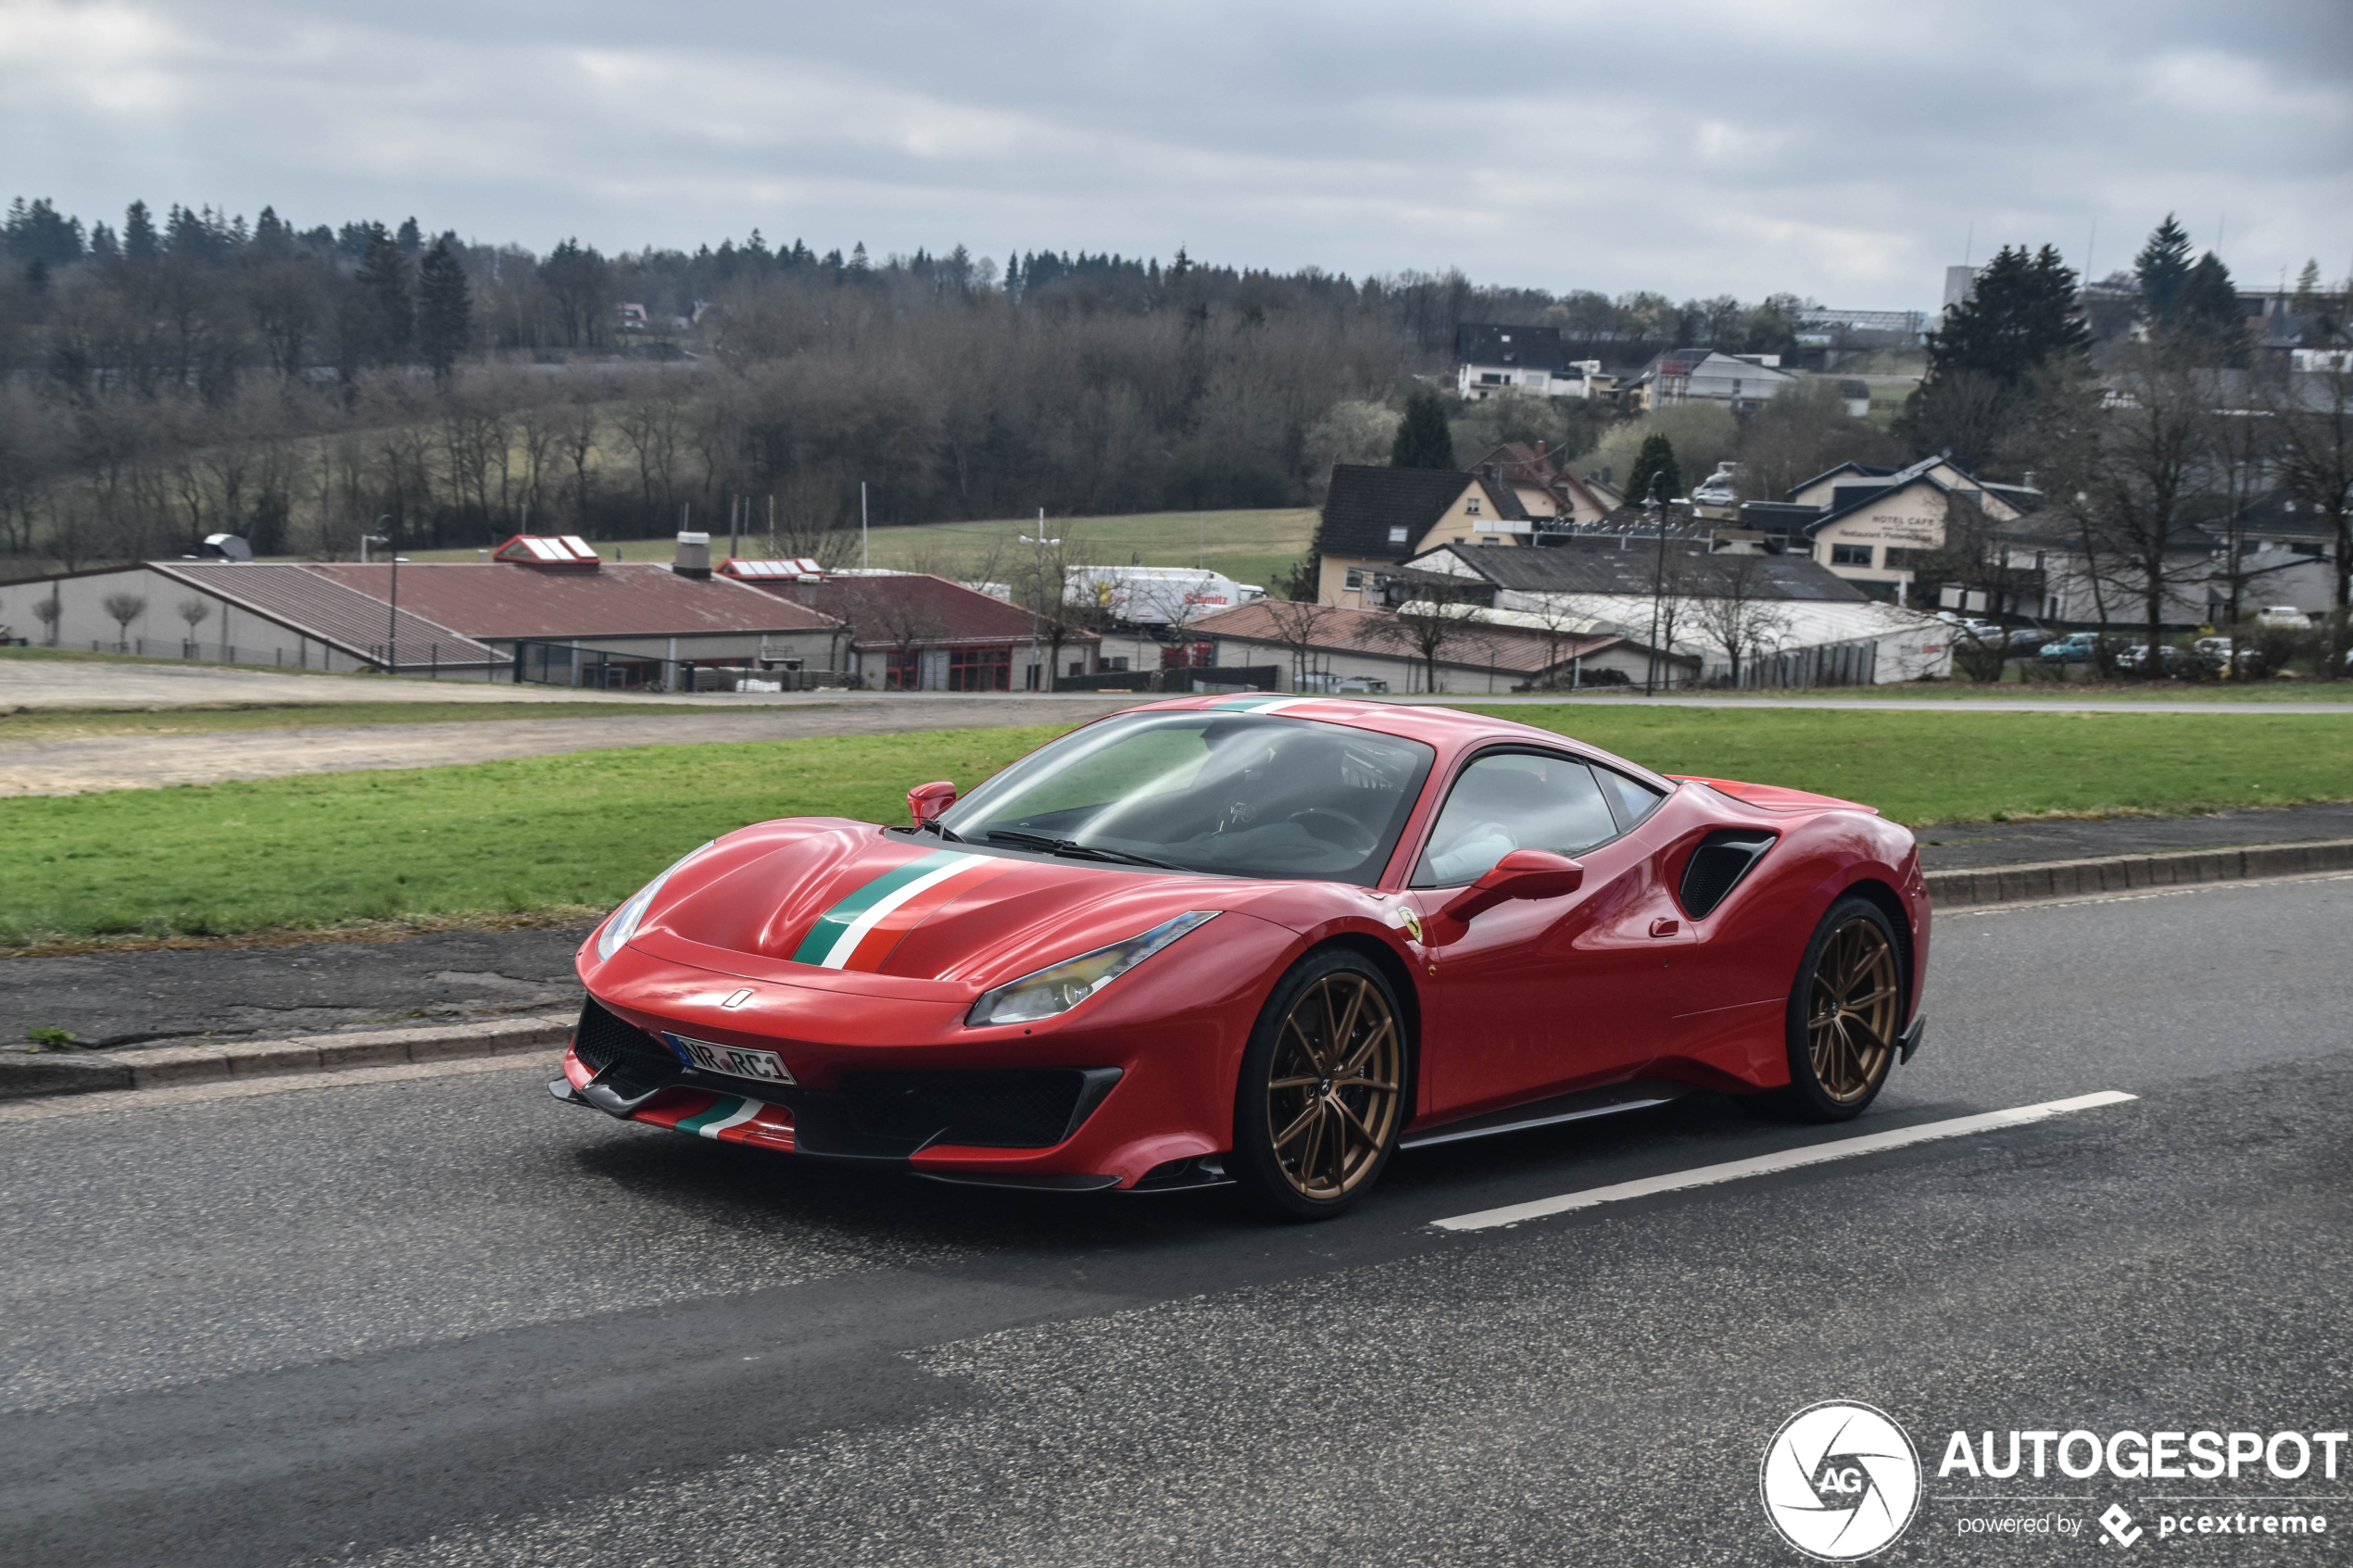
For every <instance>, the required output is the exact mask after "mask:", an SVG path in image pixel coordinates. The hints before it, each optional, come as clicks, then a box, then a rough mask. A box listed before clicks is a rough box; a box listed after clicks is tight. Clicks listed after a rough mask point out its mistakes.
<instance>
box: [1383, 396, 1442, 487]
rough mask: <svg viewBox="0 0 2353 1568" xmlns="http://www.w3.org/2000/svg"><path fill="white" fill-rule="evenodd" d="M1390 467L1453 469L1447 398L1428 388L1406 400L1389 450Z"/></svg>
mask: <svg viewBox="0 0 2353 1568" xmlns="http://www.w3.org/2000/svg"><path fill="white" fill-rule="evenodd" d="M1389 466H1390V467H1391V468H1396V469H1451V468H1453V466H1454V434H1453V432H1452V431H1450V430H1448V429H1447V428H1446V399H1445V398H1444V397H1442V396H1441V395H1439V394H1437V393H1435V392H1432V391H1430V390H1428V388H1427V387H1425V388H1423V389H1421V390H1419V391H1416V393H1415V394H1414V395H1412V396H1410V397H1408V398H1406V399H1405V417H1404V418H1403V420H1399V421H1398V423H1397V440H1396V442H1395V443H1394V444H1393V445H1391V446H1390V449H1389Z"/></svg>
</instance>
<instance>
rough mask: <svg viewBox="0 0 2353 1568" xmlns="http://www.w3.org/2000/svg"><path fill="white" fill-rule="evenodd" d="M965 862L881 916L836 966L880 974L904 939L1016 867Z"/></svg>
mask: <svg viewBox="0 0 2353 1568" xmlns="http://www.w3.org/2000/svg"><path fill="white" fill-rule="evenodd" d="M963 859H964V862H965V863H964V864H963V865H962V866H959V867H956V868H955V869H954V870H953V871H952V872H950V874H948V875H947V876H943V877H940V878H938V879H937V880H935V881H929V882H927V883H926V884H925V885H924V886H923V887H921V888H919V889H910V890H909V893H908V896H907V897H905V898H904V899H902V900H901V901H900V903H899V905H898V907H897V908H895V909H889V910H887V911H885V912H883V913H881V914H880V915H878V916H877V917H876V918H875V922H874V923H873V924H872V925H870V926H868V927H867V928H866V934H865V935H863V936H862V937H860V938H859V939H858V945H857V946H856V947H852V948H851V949H850V950H849V956H848V957H847V958H845V959H843V960H841V962H840V963H838V964H837V965H835V966H834V967H835V968H837V969H855V970H862V971H864V972H866V973H868V974H878V973H880V972H882V966H883V964H884V962H885V961H886V960H888V959H889V957H890V954H891V950H892V949H893V948H895V947H898V946H899V943H900V938H902V937H904V936H905V935H907V934H908V933H909V932H911V931H912V930H914V929H915V927H917V926H919V925H921V924H923V923H924V922H925V921H926V920H929V919H930V918H931V917H932V916H933V915H934V914H935V913H937V911H939V910H940V909H946V908H947V907H948V906H949V905H950V904H952V903H954V902H955V901H956V900H957V899H959V898H961V897H963V896H964V895H965V894H967V893H970V892H971V891H972V890H973V889H974V888H975V887H978V886H980V885H981V884H983V883H987V882H992V881H994V880H996V879H997V878H998V877H1000V876H1002V875H1004V874H1005V873H1006V872H1009V871H1011V870H1013V862H1012V861H1009V860H996V859H988V857H986V856H982V855H967V856H964V857H963Z"/></svg>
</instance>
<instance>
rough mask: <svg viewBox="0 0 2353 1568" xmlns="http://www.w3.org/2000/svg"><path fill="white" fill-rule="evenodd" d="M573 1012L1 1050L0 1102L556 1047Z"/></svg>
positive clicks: (568, 1034)
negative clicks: (116, 1046) (175, 1042)
mask: <svg viewBox="0 0 2353 1568" xmlns="http://www.w3.org/2000/svg"><path fill="white" fill-rule="evenodd" d="M573 1017H574V1015H573V1014H572V1013H568V1012H567V1013H556V1014H542V1015H535V1016H532V1017H528V1018H501V1019H497V1020H495V1021H493V1022H487V1023H444V1024H434V1025H430V1026H428V1027H424V1028H419V1029H371V1030H368V1031H365V1032H355V1033H352V1034H348V1035H306V1036H303V1037H301V1038H298V1039H292V1040H256V1041H253V1042H251V1043H250V1044H237V1043H234V1042H224V1043H223V1044H220V1045H217V1046H152V1047H133V1048H129V1049H123V1050H111V1051H52V1052H43V1053H41V1054H40V1055H37V1056H14V1055H12V1056H0V1100H9V1099H29V1098H33V1097H35V1096H41V1095H70V1094H82V1093H87V1092H89V1091H91V1090H95V1089H154V1088H161V1087H164V1086H167V1085H181V1084H204V1083H214V1082H218V1081H220V1080H221V1079H226V1078H269V1077H280V1076H283V1075H284V1074H286V1073H332V1072H336V1071H339V1070H341V1069H343V1068H346V1067H386V1066H393V1065H397V1064H400V1063H406V1062H428V1061H449V1060H456V1059H459V1058H463V1057H484V1056H504V1055H508V1054H510V1053H512V1052H518V1051H535V1050H544V1049H546V1048H547V1047H549V1046H560V1045H562V1044H563V1043H564V1041H565V1040H567V1039H569V1038H570V1037H571V1035H572V1025H573Z"/></svg>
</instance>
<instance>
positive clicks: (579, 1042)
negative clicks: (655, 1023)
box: [572, 997, 678, 1093]
mask: <svg viewBox="0 0 2353 1568" xmlns="http://www.w3.org/2000/svg"><path fill="white" fill-rule="evenodd" d="M572 1050H573V1055H574V1056H577V1057H578V1058H579V1059H580V1064H581V1065H582V1066H583V1067H585V1068H586V1069H587V1070H588V1071H589V1072H591V1073H602V1072H603V1071H604V1070H605V1069H606V1068H608V1067H610V1066H612V1065H613V1064H614V1063H616V1062H621V1063H625V1064H626V1065H627V1067H630V1068H635V1069H637V1070H638V1072H639V1073H640V1074H642V1073H644V1072H645V1071H646V1070H648V1069H654V1068H666V1069H669V1070H672V1071H675V1070H676V1068H677V1066H678V1059H677V1058H676V1057H674V1056H673V1055H671V1054H670V1048H669V1047H667V1046H664V1045H663V1044H662V1043H661V1041H660V1040H657V1039H655V1038H654V1037H653V1036H652V1035H648V1034H647V1033H646V1032H645V1031H644V1030H643V1029H640V1028H638V1027H637V1026H636V1025H635V1024H634V1023H631V1022H627V1021H625V1020H623V1019H621V1018H618V1017H615V1016H614V1015H613V1014H611V1013H610V1012H607V1011H606V1010H604V1009H603V1008H601V1007H598V1005H597V998H596V997H589V998H588V1000H587V1002H586V1004H585V1005H584V1006H583V1007H582V1008H581V1010H580V1024H579V1027H578V1028H577V1029H576V1030H574V1031H573V1037H572ZM617 1076H618V1074H616V1077H617ZM615 1087H616V1088H618V1087H619V1085H618V1084H617V1083H616V1084H615ZM623 1092H624V1093H625V1092H626V1091H623Z"/></svg>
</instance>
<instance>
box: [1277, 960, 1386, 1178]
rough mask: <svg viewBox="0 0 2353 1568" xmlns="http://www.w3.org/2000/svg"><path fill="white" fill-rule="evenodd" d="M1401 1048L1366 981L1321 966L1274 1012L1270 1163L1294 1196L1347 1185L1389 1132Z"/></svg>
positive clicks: (1373, 1161)
mask: <svg viewBox="0 0 2353 1568" xmlns="http://www.w3.org/2000/svg"><path fill="white" fill-rule="evenodd" d="M1403 1065H1404V1051H1403V1046H1402V1043H1401V1042H1400V1040H1399V1037H1398V1027H1397V1017H1396V1014H1395V1013H1394V1012H1393V1011H1392V1010H1390V1003H1389V998H1388V997H1387V996H1386V995H1384V994H1383V992H1382V990H1381V988H1380V987H1379V986H1378V985H1375V984H1374V983H1373V981H1372V979H1371V978H1370V977H1369V976H1367V975H1365V974H1364V973H1361V972H1357V971H1355V970H1353V969H1341V970H1338V971H1336V972H1332V973H1329V974H1326V975H1324V976H1323V977H1321V978H1320V979H1318V980H1316V981H1315V984H1313V985H1309V986H1308V987H1307V988H1306V989H1305V990H1303V991H1302V992H1301V993H1300V994H1299V997H1298V999H1297V1000H1295V1001H1294V1002H1292V1003H1291V1006H1290V1011H1289V1012H1287V1013H1285V1014H1284V1015H1283V1022H1282V1024H1281V1026H1280V1028H1279V1030H1278V1032H1277V1035H1276V1040H1275V1054H1274V1062H1273V1071H1272V1072H1271V1073H1268V1075H1267V1082H1266V1131H1267V1135H1268V1136H1269V1137H1270V1139H1271V1140H1272V1142H1273V1145H1274V1153H1275V1163H1276V1165H1277V1167H1278V1168H1279V1169H1280V1170H1281V1172H1282V1174H1283V1179H1284V1180H1285V1181H1287V1182H1289V1183H1290V1186H1291V1189H1292V1190H1293V1191H1294V1192H1296V1193H1298V1194H1299V1195H1300V1196H1301V1197H1302V1198H1310V1199H1313V1200H1315V1201H1317V1202H1329V1201H1331V1200H1333V1199H1336V1198H1343V1197H1345V1196H1347V1195H1348V1194H1350V1193H1352V1192H1353V1191H1354V1190H1355V1189H1356V1188H1357V1186H1358V1185H1360V1184H1362V1183H1363V1182H1364V1181H1365V1177H1366V1176H1367V1175H1369V1174H1370V1173H1372V1171H1373V1170H1374V1168H1375V1167H1376V1166H1377V1165H1378V1163H1379V1162H1380V1155H1381V1151H1382V1150H1383V1149H1385V1148H1388V1147H1389V1143H1390V1138H1391V1136H1392V1135H1394V1134H1395V1132H1396V1130H1397V1115H1398V1105H1399V1098H1400V1097H1399V1088H1400V1085H1401V1084H1402V1083H1403Z"/></svg>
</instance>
